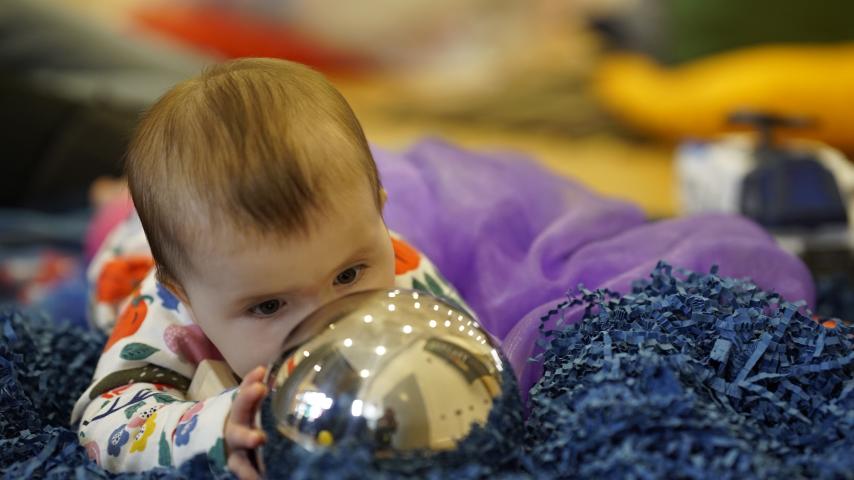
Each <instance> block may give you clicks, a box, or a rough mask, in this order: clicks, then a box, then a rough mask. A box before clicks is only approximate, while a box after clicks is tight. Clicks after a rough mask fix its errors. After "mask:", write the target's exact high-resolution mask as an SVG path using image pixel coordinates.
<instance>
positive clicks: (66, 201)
mask: <svg viewBox="0 0 854 480" xmlns="http://www.w3.org/2000/svg"><path fill="white" fill-rule="evenodd" d="M207 61H208V59H206V58H203V57H200V56H197V55H189V54H187V53H185V52H181V51H178V50H175V49H174V48H171V47H164V46H159V45H156V44H151V43H149V42H146V41H140V39H138V38H133V37H130V36H127V35H125V34H121V33H119V31H118V30H112V29H111V28H109V27H107V26H105V25H98V24H94V23H92V22H91V21H87V20H86V19H84V18H82V17H80V16H78V15H76V14H75V12H74V11H71V10H68V9H65V8H63V5H62V4H60V3H57V2H52V1H46V0H3V2H2V3H0V105H2V106H3V108H2V113H0V144H2V145H3V147H4V151H3V161H2V166H0V207H23V208H30V209H38V210H44V211H68V210H76V209H79V208H85V207H87V206H88V203H89V198H88V190H89V187H90V184H91V183H92V182H93V181H94V180H95V179H96V178H98V177H102V176H119V175H121V172H122V161H121V159H122V156H123V155H124V152H125V149H126V147H127V142H128V140H129V137H130V134H131V131H132V130H133V128H134V125H135V123H136V120H137V116H138V115H139V113H140V112H141V111H142V109H144V108H145V107H147V106H148V105H149V104H151V103H152V102H153V101H155V100H156V99H157V98H158V97H159V96H160V95H162V93H163V92H165V91H166V89H168V88H169V87H170V86H172V85H174V84H175V83H177V82H179V81H181V80H182V79H184V78H186V77H189V76H191V75H193V74H194V73H195V72H197V71H198V70H199V69H200V68H201V66H202V65H203V64H204V63H205V62H207Z"/></svg>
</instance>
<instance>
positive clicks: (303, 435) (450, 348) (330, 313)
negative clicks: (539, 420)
mask: <svg viewBox="0 0 854 480" xmlns="http://www.w3.org/2000/svg"><path fill="white" fill-rule="evenodd" d="M286 344H287V345H286V346H285V347H284V351H283V353H282V355H281V356H280V358H279V359H278V360H277V361H275V362H274V363H273V364H272V365H271V366H270V368H269V369H268V374H267V379H266V382H267V386H268V388H269V394H268V396H267V399H266V400H265V403H264V405H263V407H262V408H263V409H265V411H266V413H267V414H268V415H269V417H270V418H271V422H270V423H271V424H272V427H265V429H267V428H274V429H275V431H274V432H270V431H268V432H267V434H268V436H269V435H281V436H283V437H286V438H287V439H290V440H292V441H293V442H295V443H296V444H298V445H301V446H302V447H304V448H306V449H308V450H317V449H320V448H323V447H327V446H331V445H336V444H338V443H340V442H343V441H345V440H348V441H356V442H360V443H364V444H369V445H371V447H372V448H373V452H374V453H375V455H376V456H377V457H383V456H384V455H393V454H395V453H400V452H413V451H419V452H441V451H448V450H452V449H454V448H455V447H457V446H458V444H459V443H460V442H461V441H463V440H464V439H465V438H466V437H467V436H468V435H469V434H470V432H472V429H473V428H474V426H475V425H480V426H483V425H484V424H485V423H486V421H487V418H488V417H489V415H490V412H491V411H492V409H493V405H494V403H495V402H496V400H497V399H498V398H499V397H501V396H502V395H503V394H506V393H508V392H509V393H511V394H512V395H518V391H517V386H516V383H515V380H514V379H513V377H512V372H511V370H510V366H509V364H508V363H507V361H506V360H505V359H504V357H503V355H502V354H501V352H500V349H499V347H498V345H497V343H496V342H495V341H494V340H493V339H492V338H491V337H490V336H489V334H487V332H486V331H485V330H483V328H481V326H480V325H479V324H478V323H477V322H476V321H475V320H474V319H473V318H472V317H471V316H470V315H469V314H468V313H467V312H465V311H464V310H462V309H461V308H459V307H456V306H454V305H451V304H449V303H447V302H446V301H444V300H441V299H439V298H436V297H434V296H431V295H427V294H425V293H422V292H416V291H410V290H402V289H397V290H382V291H380V290H374V291H368V292H360V293H356V294H352V295H349V296H346V297H343V298H341V299H338V300H336V301H335V302H332V303H330V304H328V305H326V306H324V307H322V308H321V309H319V310H318V311H316V312H315V313H313V314H312V315H310V316H309V317H308V318H307V319H306V320H305V321H304V322H303V323H302V324H300V326H299V327H298V328H297V329H296V330H295V331H294V332H293V333H292V334H291V335H290V336H289V339H288V340H287V341H286ZM508 379H509V380H508Z"/></svg>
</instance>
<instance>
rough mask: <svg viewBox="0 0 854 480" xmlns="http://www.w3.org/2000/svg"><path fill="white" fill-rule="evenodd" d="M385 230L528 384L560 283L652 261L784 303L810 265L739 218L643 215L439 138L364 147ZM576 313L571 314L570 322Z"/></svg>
mask: <svg viewBox="0 0 854 480" xmlns="http://www.w3.org/2000/svg"><path fill="white" fill-rule="evenodd" d="M374 155H375V158H376V161H377V165H378V167H379V170H380V175H381V177H382V181H383V184H384V186H385V188H386V190H387V191H388V196H389V201H388V204H387V205H386V209H385V217H386V220H387V222H388V225H389V227H390V228H391V229H393V230H395V231H397V232H399V233H401V234H402V235H404V237H406V238H407V239H408V240H409V241H410V242H412V244H413V245H415V246H416V247H418V248H419V249H421V250H422V251H423V252H424V253H425V254H426V255H427V256H429V257H430V259H431V260H433V262H434V263H435V264H436V265H437V267H438V268H439V270H440V271H441V272H442V273H443V274H444V275H445V277H447V279H448V280H449V281H450V282H451V283H453V284H454V285H455V286H456V287H457V288H458V290H459V292H460V294H461V295H462V296H463V298H464V299H465V300H466V301H467V302H468V303H469V305H470V306H471V307H472V309H473V310H474V311H475V313H476V314H477V315H478V317H479V319H480V321H481V323H482V324H483V325H484V326H485V328H487V329H488V330H489V331H490V332H491V333H492V334H493V335H495V336H496V337H498V338H499V339H501V340H502V342H503V348H504V351H505V354H506V355H507V356H508V358H509V360H510V362H511V363H512V364H513V367H514V370H515V371H516V373H517V375H519V380H520V386H521V387H522V389H523V391H527V389H528V387H530V386H531V385H532V384H533V382H534V381H535V380H536V379H537V377H538V375H539V366H538V365H536V364H532V363H530V362H528V358H530V357H531V356H532V355H533V354H534V353H536V352H535V348H536V345H535V344H536V340H537V338H538V326H539V324H540V318H541V317H542V316H543V314H545V313H546V312H547V311H548V310H549V309H550V308H553V307H554V306H555V305H557V304H558V303H559V302H560V301H562V300H563V299H565V296H564V295H565V293H566V292H567V291H568V290H571V289H574V288H576V287H577V286H578V285H579V284H583V285H584V286H585V287H586V288H590V289H593V288H600V287H605V288H608V289H611V290H614V291H617V292H621V293H625V292H628V291H629V290H630V287H631V283H632V282H633V281H634V280H637V279H640V278H643V277H645V276H647V275H648V274H649V272H650V271H652V269H653V267H655V265H656V263H657V262H658V261H659V260H665V261H667V262H669V263H670V264H671V265H673V266H674V267H678V268H687V269H690V270H694V271H697V272H708V271H709V268H710V267H711V266H712V265H718V266H719V267H720V274H721V275H725V276H731V277H738V278H741V277H749V278H751V279H752V280H753V281H754V282H755V283H756V284H757V285H759V286H760V287H762V288H763V289H766V290H769V291H775V292H778V293H780V294H781V295H782V296H783V297H784V298H786V299H787V300H789V301H797V300H805V301H806V302H807V304H808V305H809V306H812V305H813V301H814V295H815V292H814V285H813V281H812V278H811V276H810V273H809V271H808V270H807V268H806V267H805V265H804V264H803V263H802V262H801V261H800V260H799V259H797V258H796V257H794V256H792V255H790V254H788V253H786V252H785V251H783V250H782V249H781V248H780V247H779V246H777V245H776V243H775V242H774V239H773V238H772V237H771V236H770V235H768V234H767V233H766V232H765V231H763V230H762V228H761V227H759V226H758V225H756V224H755V223H753V222H751V221H749V220H746V219H744V218H742V217H737V216H730V215H703V216H695V217H686V218H678V219H672V220H665V221H659V222H648V221H647V220H646V219H645V217H644V215H643V213H642V212H641V210H640V209H639V208H638V207H637V206H635V205H632V204H630V203H628V202H625V201H621V200H615V199H611V198H606V197H602V196H600V195H597V194H595V193H593V192H591V191H590V190H588V189H587V188H585V187H583V186H582V185H580V184H578V183H576V182H573V181H571V180H568V179H565V178H563V177H559V176H557V175H554V174H552V173H550V172H548V171H547V170H546V169H544V168H543V167H541V166H539V165H537V164H536V163H535V162H533V161H531V160H530V159H529V158H527V157H525V156H524V155H520V154H517V153H509V152H489V153H485V152H484V153H479V152H472V151H468V150H463V149H460V148H457V147H455V146H452V145H449V144H447V143H445V142H442V141H439V140H426V141H422V142H419V143H417V144H415V145H413V146H412V147H410V148H409V149H408V150H406V151H404V152H391V151H386V150H382V149H377V148H375V149H374ZM578 318H579V314H578V313H575V314H574V317H573V316H572V315H570V317H569V318H567V320H568V321H576V320H577V319H578Z"/></svg>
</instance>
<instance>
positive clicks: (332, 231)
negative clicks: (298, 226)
mask: <svg viewBox="0 0 854 480" xmlns="http://www.w3.org/2000/svg"><path fill="white" fill-rule="evenodd" d="M339 203H340V205H338V206H337V208H336V209H335V211H331V212H327V213H326V216H324V217H321V218H320V219H319V220H318V221H317V226H316V227H315V228H314V229H312V230H311V233H310V234H309V235H306V236H303V237H300V236H294V237H289V238H288V239H285V240H281V239H276V238H269V239H266V240H264V239H261V240H252V241H246V240H245V236H241V235H239V234H236V232H235V233H233V234H231V235H228V234H225V235H222V238H219V237H217V238H215V239H214V240H215V241H214V242H213V243H214V244H215V247H214V249H213V250H214V251H213V252H210V253H208V254H207V255H205V256H204V258H202V257H203V256H202V255H192V254H191V257H192V261H193V265H194V266H195V269H194V270H195V271H194V272H193V273H192V274H191V275H188V277H189V278H185V279H184V282H183V285H182V286H183V288H184V292H185V293H186V295H187V300H188V301H189V308H190V312H191V315H192V317H193V319H194V321H195V322H196V323H197V324H198V325H199V326H200V327H201V328H202V330H203V331H204V332H205V334H206V335H207V336H208V338H210V340H211V341H212V342H213V343H214V345H216V347H217V348H218V349H219V351H220V352H221V353H222V354H223V356H224V357H225V360H226V361H227V362H228V364H229V365H230V366H231V368H232V369H233V370H234V371H235V373H237V374H238V375H240V376H241V377H242V376H244V375H246V374H247V373H248V372H249V371H251V370H252V369H253V368H255V367H257V366H258V365H267V364H268V363H269V362H270V361H272V360H274V359H275V358H276V357H277V356H278V354H279V353H280V350H281V347H282V343H283V341H284V340H285V338H286V337H287V336H288V334H289V333H290V332H291V330H293V329H294V327H296V326H297V325H298V324H299V323H300V322H301V321H302V320H303V319H304V318H305V317H306V316H307V315H308V314H309V313H311V312H312V311H314V310H315V309H317V308H318V307H320V306H321V305H323V304H325V303H328V302H330V301H332V300H335V299H336V298H338V297H341V296H343V295H346V294H349V293H353V292H358V291H361V290H368V289H374V288H391V287H393V286H394V251H393V250H392V246H391V239H390V238H389V234H388V231H387V230H386V227H385V224H384V223H383V221H382V217H381V216H380V214H379V212H378V211H377V208H376V206H375V205H374V203H373V202H372V201H370V200H366V201H356V202H339Z"/></svg>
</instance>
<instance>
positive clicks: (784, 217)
mask: <svg viewBox="0 0 854 480" xmlns="http://www.w3.org/2000/svg"><path fill="white" fill-rule="evenodd" d="M729 121H730V123H735V124H748V125H752V126H753V127H755V128H756V129H757V130H758V132H759V138H758V140H757V143H756V146H755V148H754V156H755V157H756V161H757V166H756V167H755V168H754V169H753V171H751V172H750V173H748V174H747V176H746V177H745V178H744V180H743V182H742V188H741V212H742V213H743V214H744V215H746V216H748V217H750V218H752V219H754V220H756V221H757V222H759V223H761V224H762V225H764V226H766V227H768V228H771V229H779V228H792V227H794V228H812V227H821V226H828V225H835V226H847V223H848V214H847V212H846V210H845V203H844V201H843V199H842V195H840V193H839V187H838V186H837V183H836V180H835V179H834V177H833V174H832V173H831V172H830V170H828V169H827V168H825V167H824V165H822V163H821V162H820V161H819V160H818V159H817V158H816V156H815V154H814V153H813V152H807V151H803V150H795V149H788V148H784V147H780V146H778V145H776V144H775V143H774V139H773V130H774V129H775V128H778V127H800V126H807V125H809V124H810V123H811V122H810V121H809V120H807V119H803V118H796V117H784V116H780V115H774V114H770V113H763V112H749V111H742V112H736V113H734V114H732V115H731V116H730V118H729Z"/></svg>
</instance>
